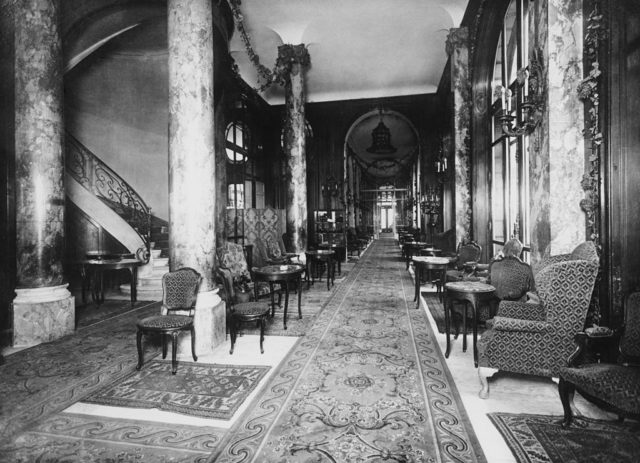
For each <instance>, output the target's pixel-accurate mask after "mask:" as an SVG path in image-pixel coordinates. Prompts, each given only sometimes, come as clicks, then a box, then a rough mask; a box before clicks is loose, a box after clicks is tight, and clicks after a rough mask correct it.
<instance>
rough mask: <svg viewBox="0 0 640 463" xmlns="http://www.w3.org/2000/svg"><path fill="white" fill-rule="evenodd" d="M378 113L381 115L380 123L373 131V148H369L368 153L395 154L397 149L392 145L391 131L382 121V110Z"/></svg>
mask: <svg viewBox="0 0 640 463" xmlns="http://www.w3.org/2000/svg"><path fill="white" fill-rule="evenodd" d="M378 111H379V113H380V122H378V125H377V126H376V127H375V128H374V129H373V130H372V131H371V139H372V140H371V146H370V147H369V148H367V151H368V152H369V153H372V154H392V153H395V152H396V148H395V146H393V145H392V144H391V131H390V130H389V128H388V127H387V126H386V125H384V122H383V121H382V108H381V109H379V110H378Z"/></svg>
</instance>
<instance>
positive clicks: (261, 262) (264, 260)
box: [253, 235, 290, 267]
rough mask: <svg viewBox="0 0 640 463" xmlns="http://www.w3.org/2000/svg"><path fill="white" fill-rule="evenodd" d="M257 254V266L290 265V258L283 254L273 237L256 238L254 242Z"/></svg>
mask: <svg viewBox="0 0 640 463" xmlns="http://www.w3.org/2000/svg"><path fill="white" fill-rule="evenodd" d="M253 246H254V247H255V250H256V253H257V259H256V266H257V267H262V266H265V265H279V264H288V263H289V262H290V259H289V257H287V256H286V255H283V254H282V251H281V250H280V246H279V245H278V242H277V241H276V240H275V239H274V237H272V236H271V235H266V236H265V237H264V238H256V240H255V241H254V242H253Z"/></svg>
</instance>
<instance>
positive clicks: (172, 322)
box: [136, 267, 202, 375]
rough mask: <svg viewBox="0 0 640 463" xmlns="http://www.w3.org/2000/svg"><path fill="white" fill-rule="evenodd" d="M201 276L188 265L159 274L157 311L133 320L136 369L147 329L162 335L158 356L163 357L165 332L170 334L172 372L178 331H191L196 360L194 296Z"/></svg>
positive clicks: (141, 360) (140, 361) (195, 298)
mask: <svg viewBox="0 0 640 463" xmlns="http://www.w3.org/2000/svg"><path fill="white" fill-rule="evenodd" d="M201 282H202V276H201V275H200V274H199V273H198V272H197V271H195V270H194V269H192V268H189V267H183V268H181V269H178V270H175V271H173V272H168V273H165V274H164V275H162V307H161V309H160V315H152V316H150V317H146V318H143V319H142V320H138V322H137V323H136V327H137V330H138V331H137V336H136V346H137V348H138V365H137V367H136V369H137V370H140V369H141V368H142V365H143V363H144V356H143V350H142V336H143V335H144V334H149V333H159V334H160V336H161V338H162V358H166V357H167V336H169V335H170V336H171V341H172V345H171V364H172V370H171V372H172V373H173V374H174V375H175V374H176V371H177V369H178V363H177V360H176V353H177V352H176V351H177V348H178V334H179V333H180V332H181V331H190V332H191V355H192V356H193V360H194V361H197V360H198V357H197V356H196V347H195V346H196V334H195V329H194V326H193V315H194V312H195V308H196V300H197V298H198V290H199V288H200V283H201Z"/></svg>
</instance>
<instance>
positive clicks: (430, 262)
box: [411, 256, 451, 309]
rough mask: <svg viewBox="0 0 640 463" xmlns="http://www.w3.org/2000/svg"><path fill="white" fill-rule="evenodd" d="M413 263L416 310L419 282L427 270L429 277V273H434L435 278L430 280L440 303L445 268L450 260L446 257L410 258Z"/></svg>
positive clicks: (418, 299)
mask: <svg viewBox="0 0 640 463" xmlns="http://www.w3.org/2000/svg"><path fill="white" fill-rule="evenodd" d="M411 260H412V262H413V277H414V280H415V286H416V291H415V296H414V299H413V300H414V301H417V304H416V309H417V308H419V307H420V280H421V279H422V272H423V271H424V270H427V271H428V272H429V275H431V272H436V274H437V277H436V278H435V279H434V280H432V283H435V284H436V288H437V289H436V291H437V293H438V297H439V298H440V301H442V285H443V284H444V282H445V278H446V276H447V268H448V267H449V263H450V262H451V259H449V258H447V257H433V256H414V257H412V258H411Z"/></svg>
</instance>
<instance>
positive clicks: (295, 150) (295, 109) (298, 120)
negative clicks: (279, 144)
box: [277, 44, 310, 254]
mask: <svg viewBox="0 0 640 463" xmlns="http://www.w3.org/2000/svg"><path fill="white" fill-rule="evenodd" d="M309 64H310V58H309V51H308V50H307V47H306V46H305V45H304V44H300V45H287V44H285V45H280V46H279V47H278V60H277V67H278V70H279V74H280V75H281V76H282V78H283V79H284V82H285V110H286V115H285V123H284V124H285V125H284V150H285V154H286V158H287V180H288V186H287V187H288V189H287V235H288V236H289V240H290V242H291V245H292V247H293V252H296V253H298V254H303V253H304V251H305V249H306V248H307V161H306V150H305V148H306V131H305V128H306V119H305V108H304V104H305V100H306V98H305V88H304V74H305V73H304V71H305V69H306V68H307V67H308V66H309Z"/></svg>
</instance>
